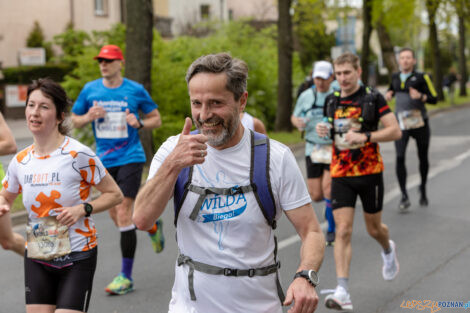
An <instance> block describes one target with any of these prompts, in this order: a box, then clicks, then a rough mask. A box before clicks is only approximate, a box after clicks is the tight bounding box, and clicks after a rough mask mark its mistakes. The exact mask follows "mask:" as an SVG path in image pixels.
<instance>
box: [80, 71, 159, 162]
mask: <svg viewBox="0 0 470 313" xmlns="http://www.w3.org/2000/svg"><path fill="white" fill-rule="evenodd" d="M93 105H101V106H103V107H104V108H105V110H106V112H107V114H106V117H105V118H101V119H97V120H94V121H93V122H92V127H93V133H94V135H95V140H96V154H97V156H98V157H99V158H100V159H101V161H102V162H103V165H104V166H105V167H107V168H109V167H115V166H122V165H125V164H130V163H144V162H145V160H146V159H145V153H144V149H143V147H142V144H141V143H140V138H139V134H138V131H137V129H135V128H133V127H132V126H130V125H128V124H127V123H126V113H125V111H126V109H129V111H130V113H133V114H135V115H136V116H137V117H138V111H139V110H141V111H142V112H143V113H144V114H148V113H150V112H152V111H153V110H154V109H157V108H158V106H157V105H156V104H155V102H153V100H152V98H151V97H150V95H149V93H148V92H147V90H145V88H144V87H143V86H142V85H141V84H139V83H136V82H134V81H132V80H130V79H127V78H124V79H123V82H122V84H121V86H119V87H117V88H107V87H105V86H104V85H103V79H102V78H100V79H97V80H94V81H92V82H89V83H87V84H86V85H85V87H83V90H82V91H81V92H80V95H79V96H78V99H77V101H76V102H75V104H74V105H73V108H72V112H73V113H74V114H77V115H84V114H86V113H87V112H88V110H89V109H90V108H91V107H92V106H93Z"/></svg>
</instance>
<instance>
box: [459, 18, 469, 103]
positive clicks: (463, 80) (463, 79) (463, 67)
mask: <svg viewBox="0 0 470 313" xmlns="http://www.w3.org/2000/svg"><path fill="white" fill-rule="evenodd" d="M462 11H463V10H460V11H459V12H458V16H459V74H460V93H459V94H460V96H466V95H467V64H466V59H465V18H464V13H463V12H462Z"/></svg>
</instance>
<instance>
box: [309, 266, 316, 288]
mask: <svg viewBox="0 0 470 313" xmlns="http://www.w3.org/2000/svg"><path fill="white" fill-rule="evenodd" d="M308 278H309V279H310V281H311V282H312V283H313V284H314V285H315V286H316V285H318V275H317V273H316V272H315V271H314V270H309V271H308Z"/></svg>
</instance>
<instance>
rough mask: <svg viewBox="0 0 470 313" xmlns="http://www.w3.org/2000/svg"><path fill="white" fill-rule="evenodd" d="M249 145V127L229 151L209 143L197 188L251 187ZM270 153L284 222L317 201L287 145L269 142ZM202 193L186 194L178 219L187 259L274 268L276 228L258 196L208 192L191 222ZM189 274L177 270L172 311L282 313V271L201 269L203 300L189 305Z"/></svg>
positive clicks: (196, 174)
mask: <svg viewBox="0 0 470 313" xmlns="http://www.w3.org/2000/svg"><path fill="white" fill-rule="evenodd" d="M178 138H179V136H173V137H170V138H169V139H168V140H167V141H166V142H165V143H163V145H162V146H161V147H160V149H159V150H158V152H157V153H156V154H155V156H154V158H153V160H152V164H151V167H150V173H149V179H150V178H152V177H153V176H154V175H155V173H156V172H157V170H158V168H159V167H160V165H161V164H162V162H163V161H164V159H165V158H166V157H167V156H168V154H169V153H170V152H171V151H172V150H173V149H174V147H175V145H176V143H177V141H178ZM250 148H251V145H250V133H249V131H248V130H247V129H246V128H245V132H244V135H243V138H242V139H241V141H240V142H239V143H238V144H237V145H236V146H233V147H230V148H227V149H224V150H216V149H214V148H212V147H211V146H208V149H207V151H208V154H207V156H206V160H205V162H204V163H203V164H200V165H195V166H194V169H193V179H192V183H193V184H194V185H197V186H202V187H219V188H228V187H233V186H245V185H248V184H249V182H250V177H249V172H250ZM270 148H271V149H270V171H269V173H270V176H271V184H272V191H273V194H274V198H275V202H276V210H277V214H276V219H279V218H280V216H281V214H282V213H281V211H282V210H292V209H296V208H299V207H301V206H303V205H305V204H307V203H310V202H311V200H310V196H309V194H308V191H307V187H306V185H305V182H304V180H303V178H302V175H301V173H300V170H299V168H298V166H297V163H296V160H295V158H294V156H293V154H292V152H291V151H290V150H289V148H288V147H286V146H285V145H283V144H281V143H279V142H277V141H274V140H270ZM198 196H199V195H197V194H195V193H193V192H188V195H187V197H186V199H185V202H184V204H183V206H182V208H181V211H180V213H179V216H178V227H177V230H176V231H177V238H178V247H179V250H180V252H181V253H182V254H184V255H187V256H189V257H191V258H192V259H193V260H194V261H198V262H202V263H206V264H210V265H214V266H218V267H223V268H225V267H228V268H236V269H249V268H259V267H263V266H268V265H271V264H273V263H274V234H273V230H272V229H271V227H270V226H269V225H268V224H267V222H266V219H265V217H264V215H263V213H262V212H261V209H260V208H259V206H258V204H257V202H256V199H255V196H254V194H253V193H252V192H248V193H246V194H240V195H236V196H234V197H233V196H228V197H226V196H218V195H209V196H207V197H206V199H205V200H204V203H203V205H202V207H201V210H200V211H199V215H198V217H197V218H196V220H195V221H193V220H191V219H190V218H189V215H190V213H191V211H192V209H193V208H194V205H195V203H196V201H197V198H198ZM217 213H219V214H218V215H217ZM220 213H228V214H220ZM216 216H217V218H215V217H216ZM214 220H215V221H214ZM188 270H189V266H188V265H182V266H178V265H175V283H174V286H173V290H172V299H171V302H170V307H169V312H198V313H206V312H218V313H223V312H227V313H229V312H230V313H236V312H240V313H247V312H266V313H267V312H269V313H273V312H274V313H276V312H279V313H280V312H282V308H281V303H280V300H279V297H278V295H277V290H276V274H270V275H267V276H254V277H251V278H250V277H226V276H223V275H209V274H205V273H201V272H198V271H195V272H194V291H195V294H196V298H197V300H196V301H191V298H190V294H189V289H188Z"/></svg>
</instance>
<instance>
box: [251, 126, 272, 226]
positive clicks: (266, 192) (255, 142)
mask: <svg viewBox="0 0 470 313" xmlns="http://www.w3.org/2000/svg"><path fill="white" fill-rule="evenodd" d="M269 162H270V155H269V138H268V137H267V136H265V135H263V134H260V133H257V132H253V131H251V166H250V183H251V185H253V186H254V194H255V198H256V201H257V202H258V205H259V207H260V208H261V211H262V212H263V215H264V217H265V218H266V221H267V222H268V224H269V225H270V226H271V227H272V228H273V229H275V228H276V220H275V217H276V205H275V202H274V196H273V192H272V188H271V179H270V176H269Z"/></svg>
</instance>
